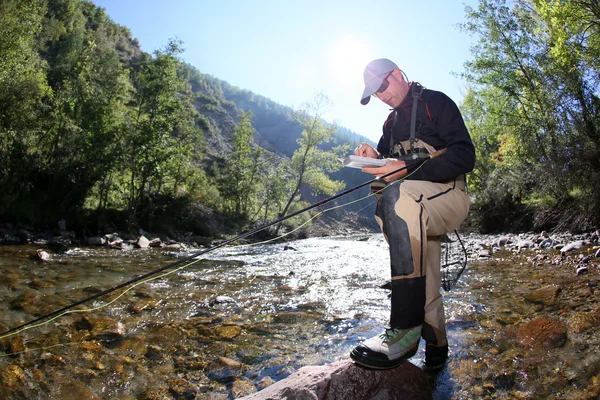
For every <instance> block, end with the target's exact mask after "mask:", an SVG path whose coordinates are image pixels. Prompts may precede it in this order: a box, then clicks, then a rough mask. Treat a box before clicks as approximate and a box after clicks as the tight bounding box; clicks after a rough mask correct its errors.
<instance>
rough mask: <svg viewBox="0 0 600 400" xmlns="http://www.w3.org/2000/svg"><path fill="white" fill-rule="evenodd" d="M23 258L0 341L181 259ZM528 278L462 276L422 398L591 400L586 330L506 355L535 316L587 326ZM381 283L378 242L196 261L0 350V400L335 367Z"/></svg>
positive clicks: (137, 253)
mask: <svg viewBox="0 0 600 400" xmlns="http://www.w3.org/2000/svg"><path fill="white" fill-rule="evenodd" d="M35 250H36V248H35V247H31V246H16V247H11V246H5V247H0V331H1V332H4V331H6V330H8V329H9V328H12V327H14V326H17V325H19V324H21V323H24V322H27V321H30V320H32V319H35V318H37V317H39V316H41V315H43V314H45V313H48V312H51V311H54V310H56V309H59V308H61V307H64V306H66V305H68V304H71V303H73V302H75V301H78V300H80V299H83V298H85V297H87V296H91V295H93V294H96V293H98V292H100V291H102V290H104V289H107V288H110V287H113V286H115V285H118V284H120V283H122V282H125V281H127V280H129V279H131V278H133V277H136V276H139V275H142V274H144V273H147V272H149V271H151V270H152V269H155V268H158V267H160V266H163V265H165V264H167V263H169V262H173V261H176V260H178V259H181V258H182V257H184V256H185V255H187V254H186V253H175V252H168V251H163V250H157V249H150V250H129V251H122V250H111V249H105V248H87V247H86V248H77V249H71V250H69V251H68V252H66V253H56V254H51V259H50V261H47V262H40V261H38V260H37V259H36V257H34V255H35ZM537 273H539V275H538V276H535V274H533V275H532V270H531V268H529V267H527V268H526V267H519V266H517V267H516V268H515V260H514V259H512V258H510V257H508V256H507V257H506V258H499V259H494V261H493V262H486V263H471V264H470V266H469V268H468V269H467V272H466V273H465V274H464V275H463V277H462V278H461V281H460V282H459V284H458V286H457V287H456V288H455V289H454V290H453V291H451V292H448V293H445V294H444V298H445V303H446V311H447V315H446V317H447V323H448V336H449V342H450V351H451V358H450V361H449V363H448V364H447V366H446V368H445V369H444V370H443V371H442V372H441V373H439V374H438V375H437V376H432V385H434V386H435V394H434V398H436V399H471V398H484V397H487V398H557V399H559V398H561V399H562V398H595V396H597V395H598V393H600V390H599V385H600V383H599V377H600V375H599V374H600V356H599V355H597V353H599V352H598V344H599V343H600V338H599V337H598V336H599V334H598V333H596V332H595V331H594V330H592V331H591V332H590V331H586V332H583V333H581V332H579V333H577V334H571V333H570V334H569V340H568V341H567V344H566V345H565V346H563V347H559V348H553V349H546V348H544V349H542V350H527V349H523V348H521V347H519V345H518V343H517V340H516V331H517V329H518V327H519V326H520V325H522V324H523V323H524V322H526V321H529V320H531V319H532V318H533V317H535V316H537V315H549V316H557V317H563V318H567V317H568V316H569V315H570V313H574V312H585V311H589V310H595V308H594V307H595V306H592V305H590V304H589V303H588V302H586V298H585V296H584V297H583V298H582V300H581V301H580V302H579V303H576V304H575V303H574V304H571V305H569V307H570V308H567V309H565V307H562V308H561V307H550V308H544V307H541V308H540V306H539V305H536V304H533V303H529V302H526V301H524V300H523V297H524V295H525V294H526V293H528V292H529V291H530V290H532V288H533V287H537V286H538V285H539V283H540V281H543V280H544V279H545V278H544V277H543V275H544V274H543V272H542V271H537ZM388 276H389V257H388V251H387V245H386V243H385V242H384V240H383V238H382V236H381V235H379V234H374V235H358V236H351V237H328V238H312V239H305V240H298V241H294V242H288V243H285V244H263V245H254V246H240V247H231V248H227V249H225V250H222V251H219V252H215V253H209V254H207V255H206V259H203V260H198V261H196V262H195V263H193V264H191V265H188V266H187V267H185V268H184V269H181V270H178V271H175V272H173V273H171V274H170V275H168V276H162V277H158V278H157V279H154V280H151V281H149V282H145V283H142V284H139V285H137V286H135V287H133V288H132V289H130V290H129V291H127V292H125V293H124V294H121V293H123V290H121V291H118V292H117V293H115V294H112V295H110V296H107V297H102V298H99V299H96V300H94V301H92V302H90V303H86V304H84V305H82V306H78V307H77V308H76V309H77V312H72V313H69V314H67V315H64V316H61V317H60V318H57V319H55V320H53V321H51V322H50V323H47V324H43V325H40V326H37V327H35V328H33V329H28V330H25V331H23V332H20V333H19V334H17V335H12V336H10V337H6V338H4V339H2V340H0V373H1V374H0V379H2V389H0V398H8V399H20V398H23V399H38V398H39V399H57V398H59V399H60V398H65V399H66V398H81V399H85V398H91V399H94V398H98V399H112V398H116V399H159V398H160V399H163V398H166V399H169V398H177V399H188V398H189V399H194V398H199V399H232V398H235V397H238V396H241V395H244V394H249V393H251V392H253V391H255V390H257V389H260V388H262V387H265V386H267V385H269V384H270V383H273V382H274V381H278V380H280V379H283V378H285V377H286V376H288V375H289V374H291V373H292V372H294V371H295V370H297V369H298V368H300V367H302V366H305V365H322V364H325V363H329V362H333V361H337V360H342V359H346V358H347V356H348V353H349V351H350V350H351V349H352V347H354V346H355V345H357V344H358V343H360V341H362V340H363V339H365V338H368V337H370V336H372V335H375V334H377V333H379V332H380V331H381V329H382V328H383V327H384V326H385V323H386V321H387V319H388V317H389V299H388V294H389V292H388V291H386V290H384V289H381V288H380V286H381V285H383V284H384V283H385V282H386V278H387V277H388ZM588 281H589V278H588ZM575 283H576V282H575ZM588 285H589V282H588ZM592 292H593V291H592ZM588 295H589V294H588ZM589 296H591V295H589ZM86 309H87V310H89V309H92V310H91V311H86ZM422 357H423V349H420V350H419V352H418V353H417V355H416V356H415V357H413V358H412V359H411V362H413V363H414V364H416V365H418V366H421V365H422V364H421V361H420V360H421V358H422Z"/></svg>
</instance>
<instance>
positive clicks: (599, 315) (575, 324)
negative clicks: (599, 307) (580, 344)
mask: <svg viewBox="0 0 600 400" xmlns="http://www.w3.org/2000/svg"><path fill="white" fill-rule="evenodd" d="M598 325H600V312H596V311H590V312H578V313H575V314H574V315H573V316H572V317H571V318H570V319H569V331H570V332H572V333H582V332H584V331H586V330H588V329H590V328H595V327H597V326H598Z"/></svg>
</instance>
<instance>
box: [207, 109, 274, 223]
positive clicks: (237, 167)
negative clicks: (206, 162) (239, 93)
mask: <svg viewBox="0 0 600 400" xmlns="http://www.w3.org/2000/svg"><path fill="white" fill-rule="evenodd" d="M252 117H253V114H252V111H248V112H243V113H241V114H240V115H239V116H238V119H239V122H238V124H237V125H236V127H235V129H234V131H233V135H232V138H231V141H232V147H233V149H232V152H231V154H228V155H227V158H226V159H225V161H224V167H223V168H221V169H217V174H216V175H217V177H216V181H217V185H218V189H219V192H220V193H221V196H222V198H223V199H224V201H225V204H224V208H225V211H226V212H227V213H229V214H233V216H235V217H243V218H244V219H247V218H248V212H249V210H251V209H253V208H254V204H253V203H255V202H256V201H257V199H256V198H255V196H256V193H257V191H258V190H257V189H258V185H259V183H260V182H262V178H261V177H262V174H263V172H262V169H263V162H262V160H261V158H262V156H263V155H264V150H262V149H261V148H260V147H257V146H255V147H254V149H253V147H252V135H253V133H254V128H253V127H252V120H251V119H252Z"/></svg>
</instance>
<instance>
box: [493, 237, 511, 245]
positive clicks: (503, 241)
mask: <svg viewBox="0 0 600 400" xmlns="http://www.w3.org/2000/svg"><path fill="white" fill-rule="evenodd" d="M509 243H511V240H510V238H509V237H508V236H500V237H499V238H498V240H497V241H496V244H497V246H498V247H502V246H506V245H507V244H509Z"/></svg>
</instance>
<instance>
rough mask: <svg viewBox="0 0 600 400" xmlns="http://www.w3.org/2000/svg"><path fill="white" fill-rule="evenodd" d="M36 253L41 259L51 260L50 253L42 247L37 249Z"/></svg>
mask: <svg viewBox="0 0 600 400" xmlns="http://www.w3.org/2000/svg"><path fill="white" fill-rule="evenodd" d="M36 254H37V257H38V258H39V259H40V260H41V261H49V260H50V254H48V253H46V252H45V251H44V250H42V249H37V250H36Z"/></svg>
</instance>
